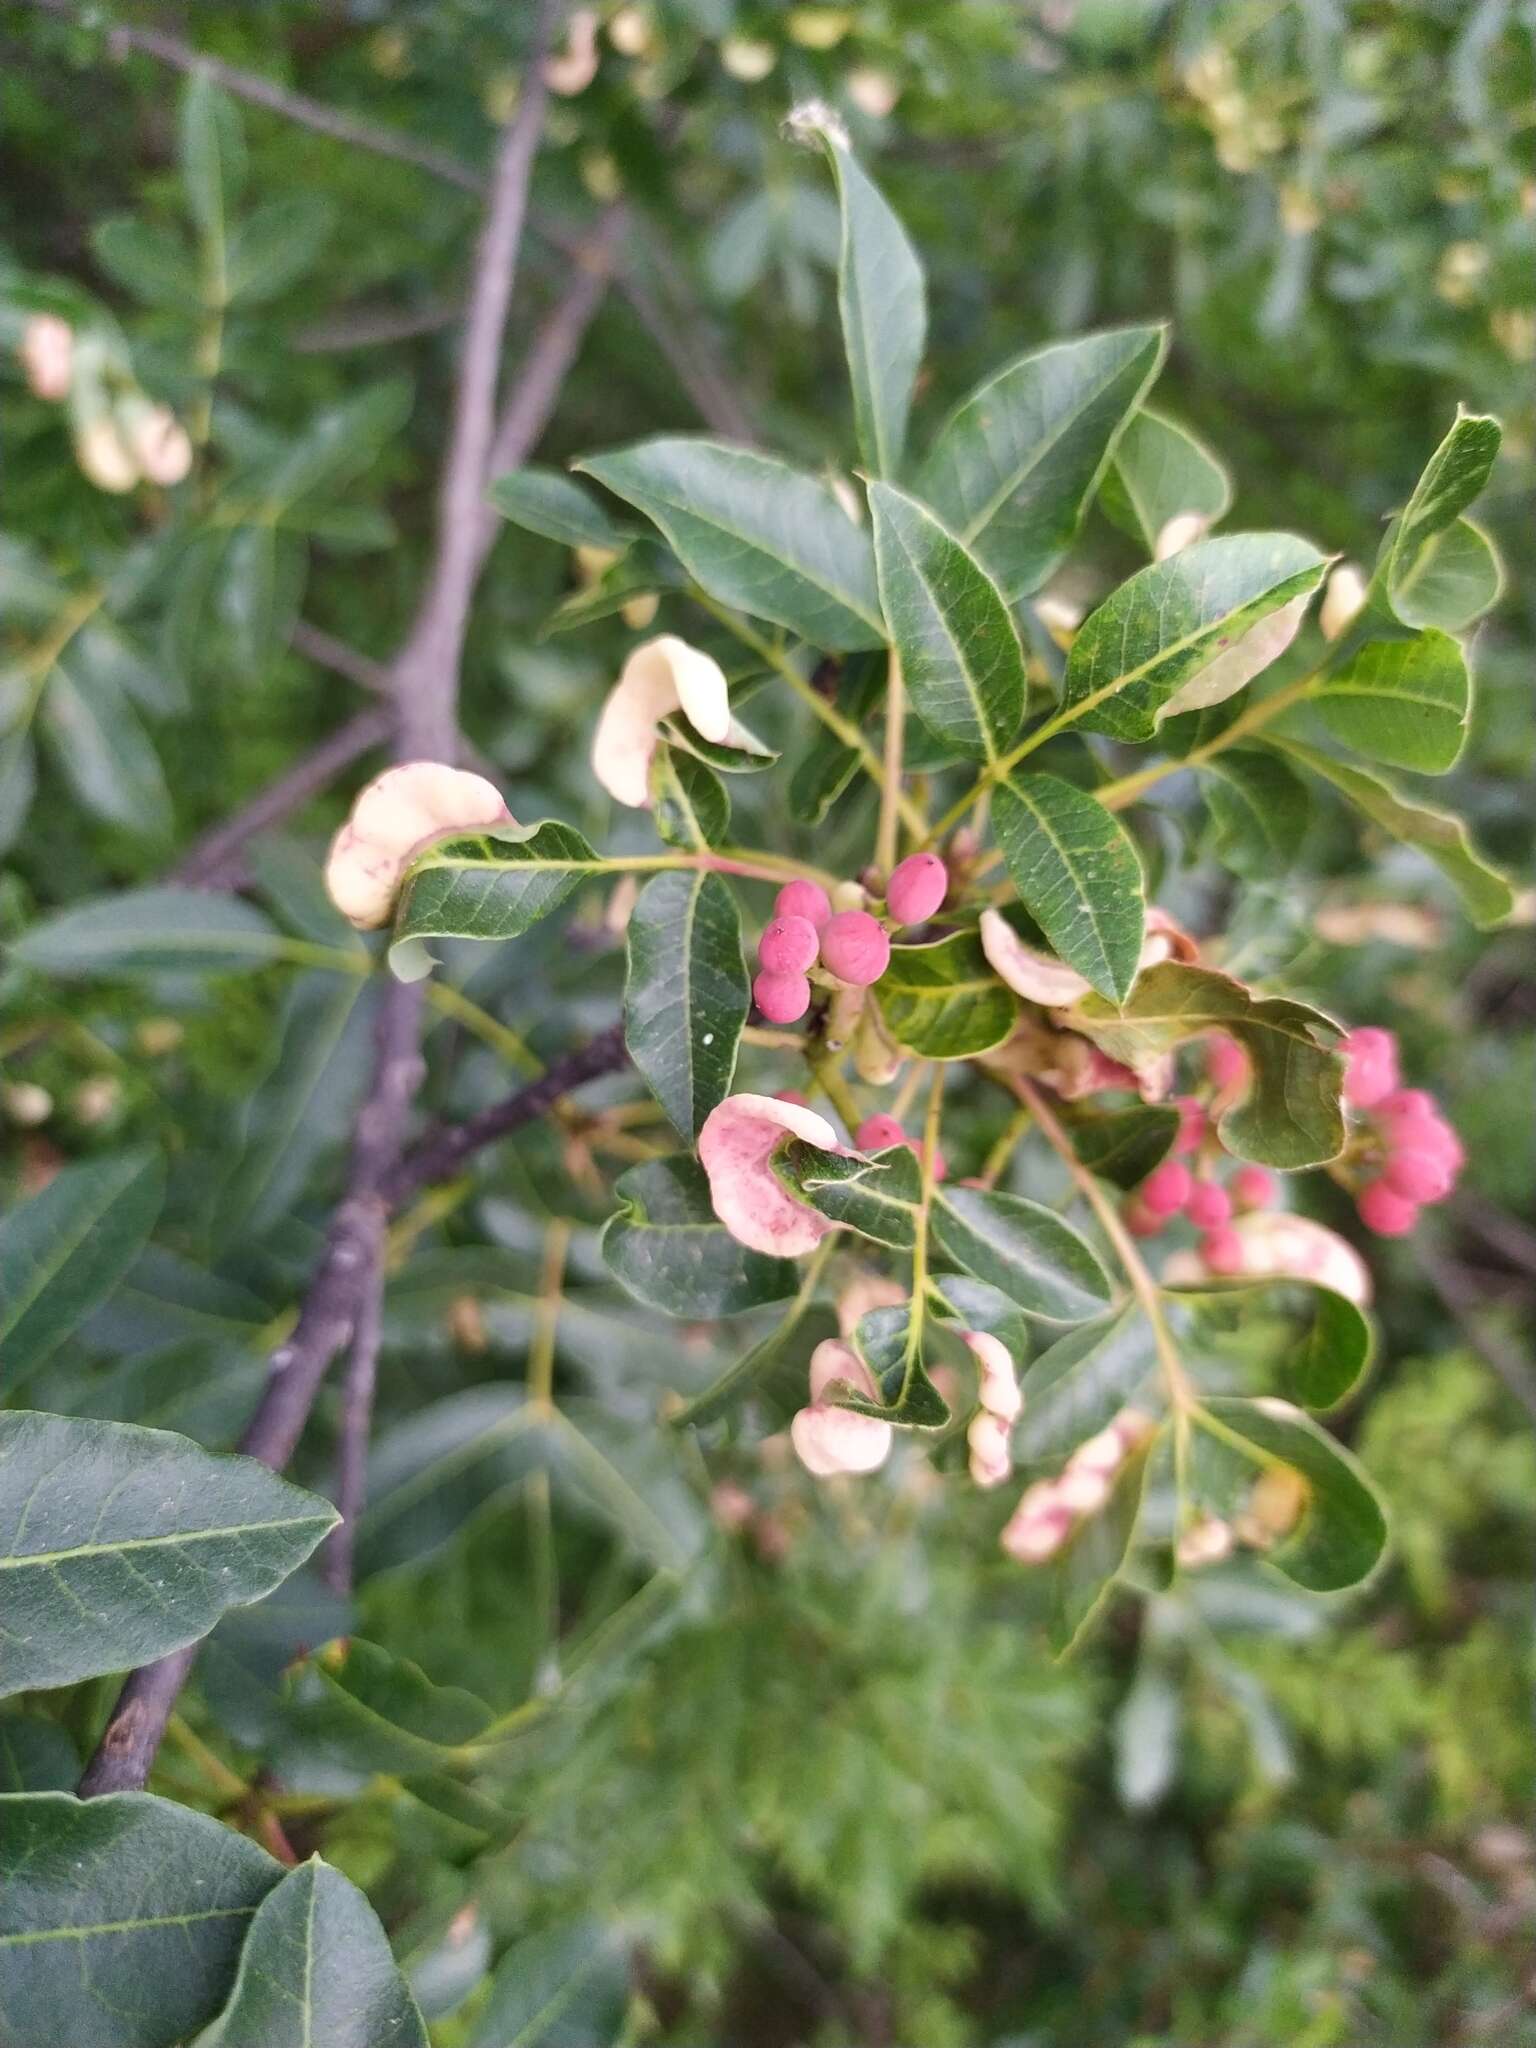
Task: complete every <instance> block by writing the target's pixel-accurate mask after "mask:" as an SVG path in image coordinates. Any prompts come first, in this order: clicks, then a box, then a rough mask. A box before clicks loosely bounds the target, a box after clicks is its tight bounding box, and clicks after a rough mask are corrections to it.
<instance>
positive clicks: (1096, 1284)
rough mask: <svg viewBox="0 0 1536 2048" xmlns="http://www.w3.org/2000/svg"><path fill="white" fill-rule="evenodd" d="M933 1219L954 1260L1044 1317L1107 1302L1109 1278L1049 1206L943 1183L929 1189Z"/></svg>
mask: <svg viewBox="0 0 1536 2048" xmlns="http://www.w3.org/2000/svg"><path fill="white" fill-rule="evenodd" d="M931 1217H932V1223H933V1233H934V1236H935V1237H936V1238H937V1240H938V1242H939V1244H940V1246H941V1247H942V1248H943V1250H944V1251H945V1252H946V1253H947V1254H948V1255H949V1257H950V1258H952V1259H953V1260H954V1261H955V1263H956V1264H957V1265H959V1266H963V1267H964V1268H965V1270H966V1272H968V1273H972V1274H974V1275H975V1277H976V1278H977V1279H978V1280H985V1281H987V1282H989V1284H990V1285H992V1286H993V1287H996V1288H999V1289H1000V1290H1001V1291H1002V1292H1003V1293H1004V1294H1006V1295H1007V1296H1008V1298H1009V1299H1010V1300H1011V1301H1016V1302H1017V1303H1018V1305H1019V1307H1020V1308H1022V1309H1024V1310H1025V1311H1026V1312H1027V1313H1028V1314H1030V1315H1032V1316H1038V1317H1039V1318H1040V1320H1041V1321H1042V1322H1048V1323H1080V1322H1083V1321H1084V1320H1085V1319H1086V1318H1087V1317H1089V1316H1095V1315H1099V1314H1101V1313H1102V1312H1103V1310H1104V1309H1105V1308H1106V1307H1107V1306H1108V1303H1109V1299H1110V1291H1111V1290H1110V1284H1109V1276H1108V1275H1107V1274H1106V1273H1105V1271H1104V1268H1103V1267H1102V1266H1101V1265H1100V1264H1099V1261H1098V1259H1097V1257H1096V1256H1095V1254H1094V1252H1093V1250H1092V1248H1091V1247H1090V1246H1089V1244H1088V1243H1087V1241H1086V1239H1084V1238H1082V1237H1080V1236H1079V1235H1078V1233H1077V1232H1076V1231H1075V1230H1074V1229H1073V1228H1072V1226H1071V1225H1070V1224H1069V1223H1063V1222H1062V1220H1061V1218H1060V1217H1059V1216H1058V1215H1057V1214H1056V1212H1055V1210H1054V1209H1047V1208H1045V1207H1044V1206H1043V1204H1041V1203H1039V1202H1030V1201H1026V1200H1025V1199H1024V1197H1023V1196H1022V1195H1003V1194H994V1193H992V1192H990V1191H989V1190H986V1189H983V1188H963V1187H948V1186H945V1187H941V1188H939V1189H937V1190H936V1191H935V1194H934V1197H933V1206H932V1211H931Z"/></svg>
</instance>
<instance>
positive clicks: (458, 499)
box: [80, 0, 560, 1798]
mask: <svg viewBox="0 0 1536 2048" xmlns="http://www.w3.org/2000/svg"><path fill="white" fill-rule="evenodd" d="M559 11H560V5H559V0H542V4H541V6H540V9H539V17H538V25H537V30H536V38H535V58H536V60H537V55H538V53H539V52H541V51H542V50H544V49H545V48H547V46H548V38H549V37H550V35H551V34H552V32H553V29H554V25H555V21H556V18H557V15H558V13H559ZM532 76H533V83H532V84H531V86H530V89H529V90H528V91H527V92H525V94H524V97H523V101H522V104H521V105H520V106H519V108H518V111H517V114H516V116H515V118H514V119H513V121H512V123H511V125H510V126H509V127H508V128H507V130H506V132H505V135H504V137H503V141H502V145H501V149H500V151H499V153H498V157H497V163H496V170H495V173H494V175H493V178H492V183H491V199H490V203H489V206H488V208H487V212H486V219H485V225H484V228H483V230H482V233H481V236H480V242H479V248H478V252H477V267H476V270H475V274H474V284H473V287H472V289H471V294H470V304H469V310H468V314H467V317H466V320H465V344H464V349H463V353H462V356H461V358H460V364H459V375H458V385H457V389H456V394H455V401H454V426H453V430H452V433H451V435H450V439H449V447H448V453H447V456H446V459H445V462H444V470H443V482H442V489H441V514H440V519H439V528H438V536H437V550H436V557H435V560H434V565H433V571H432V574H431V575H430V577H429V580H428V583H427V587H426V591H425V593H424V595H423V597H422V600H421V605H420V608H419V611H418V614H417V620H416V624H415V626H414V627H413V629H412V632H411V634H410V636H409V637H408V639H407V641H406V644H405V646H404V647H403V648H402V650H401V653H400V655H399V657H398V658H397V660H396V662H395V663H394V664H393V667H392V679H393V682H394V686H395V693H396V710H397V716H398V723H397V727H396V739H395V751H396V757H397V758H405V759H410V758H412V757H413V756H415V755H417V754H422V753H425V754H427V755H436V757H437V758H438V759H444V758H446V757H447V755H448V753H449V751H450V749H451V747H452V743H453V739H454V735H455V733H456V731H457V722H458V721H457V706H458V688H459V664H460V659H461V656H462V654H463V647H464V629H465V625H466V623H467V620H468V612H469V600H470V596H471V593H472V589H473V584H474V576H475V572H476V569H477V567H478V560H480V559H483V550H482V551H480V554H479V555H478V557H477V535H478V531H479V511H480V493H481V491H482V490H483V489H484V486H485V481H486V465H487V460H488V457H489V454H490V445H491V436H492V431H493V427H494V413H495V402H496V382H497V371H498V366H499V363H500V357H501V344H502V333H503V328H504V326H505V322H506V316H507V310H508V306H509V302H510V297H511V283H512V277H513V274H514V272H515V270H516V266H517V253H518V247H519V244H520V242H521V237H522V224H523V219H524V215H525V212H526V208H527V198H528V182H529V178H530V175H531V172H532V168H533V159H534V155H535V152H536V150H537V147H538V140H539V136H540V133H541V131H542V126H543V111H544V93H543V89H542V85H541V83H540V82H539V80H540V73H539V69H538V65H537V61H535V65H534V67H533V74H532ZM424 1007H425V1004H424V995H423V991H422V988H421V985H420V984H419V983H417V984H414V985H405V984H402V983H398V982H393V983H391V984H390V986H389V988H388V989H387V990H386V992H385V995H384V1000H383V1003H382V1004H381V1006H380V1014H379V1024H378V1033H377V1050H376V1053H375V1059H374V1068H373V1074H372V1078H371V1080H370V1083H369V1089H368V1094H367V1097H366V1099H365V1101H364V1104H363V1108H362V1111H361V1113H360V1115H359V1117H358V1124H357V1134H356V1137H355V1139H354V1142H353V1149H352V1159H351V1163H350V1167H349V1171H348V1179H347V1192H346V1195H345V1197H344V1199H343V1201H342V1203H341V1206H340V1207H339V1208H338V1210H337V1211H336V1214H335V1216H334V1217H333V1218H332V1220H331V1225H330V1229H329V1230H328V1232H327V1234H326V1244H325V1251H324V1253H323V1255H322V1257H321V1261H320V1265H319V1268H318V1270H317V1272H316V1274H315V1277H314V1279H313V1280H312V1282H311V1283H310V1287H309V1290H308V1293H307V1294H306V1296H305V1298H304V1303H303V1306H302V1307H301V1309H300V1311H299V1316H298V1321H297V1322H296V1323H295V1325H294V1328H293V1333H292V1335H291V1337H290V1338H289V1339H288V1341H287V1343H286V1344H283V1345H282V1346H280V1347H279V1349H278V1350H277V1351H275V1352H274V1353H273V1354H272V1357H271V1358H270V1360H269V1361H268V1366H267V1378H266V1384H265V1387H264V1389H263V1392H262V1396H261V1400H260V1402H259V1404H258V1406H257V1409H256V1413H255V1414H254V1415H253V1417H252V1418H251V1422H250V1425H249V1427H248V1428H247V1430H246V1432H245V1435H244V1436H243V1437H242V1439H241V1443H240V1448H241V1449H242V1450H243V1451H245V1452H246V1453H247V1455H248V1456H251V1457H254V1458H259V1459H260V1460H261V1462H262V1463H263V1464H266V1465H269V1466H271V1467H272V1469H273V1470H274V1471H276V1470H280V1469H281V1468H282V1467H283V1466H284V1465H286V1464H287V1462H288V1460H289V1459H290V1458H291V1457H292V1455H293V1452H294V1449H295V1447H296V1446H297V1444H298V1441H299V1437H300V1435H301V1434H302V1432H303V1429H304V1425H305V1423H306V1421H307V1420H308V1419H309V1414H310V1410H311V1409H312V1407H313V1406H314V1402H315V1396H316V1394H317V1393H318V1392H319V1389H320V1384H321V1381H322V1380H323V1379H324V1377H325V1373H326V1370H327V1368H328V1367H329V1365H330V1363H331V1361H332V1359H333V1358H334V1357H335V1356H336V1354H337V1352H338V1351H340V1350H341V1348H342V1347H343V1345H345V1344H346V1343H347V1342H348V1341H349V1340H350V1339H351V1337H352V1335H353V1333H354V1331H355V1329H356V1325H357V1319H358V1315H359V1312H360V1309H361V1306H362V1303H363V1301H364V1299H365V1289H366V1286H367V1284H368V1279H369V1276H370V1274H371V1273H372V1272H373V1271H374V1266H375V1254H376V1248H377V1244H378V1239H379V1233H380V1230H381V1227H382V1223H383V1219H384V1215H385V1210H386V1208H387V1205H388V1200H389V1197H388V1196H387V1195H386V1193H385V1182H386V1180H387V1178H388V1176H389V1175H390V1173H391V1172H392V1171H393V1170H394V1169H396V1168H397V1167H398V1164H399V1161H400V1157H401V1153H402V1151H403V1149H404V1144H405V1135H406V1129H407V1125H408V1121H409V1117H410V1112H411V1105H412V1103H413V1101H414V1099H415V1095H416V1089H417V1086H418V1083H419V1078H420V1074H421V1066H422V1061H421V1026H422V1014H423V1010H424ZM547 1078H548V1077H546V1081H547ZM534 1085H535V1087H542V1086H544V1085H545V1083H544V1082H539V1083H535V1084H534ZM197 1652H198V1645H197V1644H196V1643H192V1644H188V1645H187V1646H186V1648H184V1649H181V1650H178V1651H176V1652H175V1653H174V1654H173V1655H171V1656H169V1657H163V1658H161V1659H159V1660H158V1661H157V1662H156V1663H153V1664H148V1665H144V1666H142V1667H141V1668H140V1669H139V1670H137V1671H135V1672H132V1673H131V1674H130V1675H129V1677H128V1679H127V1680H126V1682H125V1683H124V1686H123V1689H122V1691H121V1693H120V1694H119V1695H118V1700H117V1704H116V1706H115V1707H114V1708H113V1711H112V1715H111V1718H110V1720H109V1721H108V1723H107V1727H106V1730H105V1732H104V1733H103V1735H102V1738H101V1741H100V1743H99V1744H98V1745H97V1749H96V1752H95V1755H94V1756H93V1757H92V1759H91V1761H90V1763H89V1765H88V1766H87V1767H86V1771H85V1775H84V1776H83V1778H82V1779H81V1781H80V1793H81V1796H82V1797H85V1798H88V1797H91V1796H93V1795H95V1794H97V1793H103V1792H118V1791H126V1790H130V1789H133V1788H136V1787H138V1786H141V1785H143V1784H144V1783H145V1781H146V1780H147V1778H148V1776H149V1771H150V1768H151V1766H152V1764H153V1763H154V1759H155V1755H156V1752H157V1751H158V1749H159V1747H160V1741H161V1738H162V1736H163V1735H164V1733H165V1725H166V1721H167V1719H168V1717H169V1715H170V1713H171V1710H172V1708H173V1707H174V1705H175V1702H176V1697H177V1695H178V1693H179V1692H180V1690H181V1688H182V1686H183V1685H184V1684H185V1682H186V1679H187V1675H188V1673H189V1672H190V1671H191V1668H192V1665H193V1663H194V1662H195V1661H196V1657H197Z"/></svg>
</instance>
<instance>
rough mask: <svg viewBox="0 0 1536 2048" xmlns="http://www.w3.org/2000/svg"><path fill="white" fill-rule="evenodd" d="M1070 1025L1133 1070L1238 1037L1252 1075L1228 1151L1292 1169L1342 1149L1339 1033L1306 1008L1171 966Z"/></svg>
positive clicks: (1224, 1131)
mask: <svg viewBox="0 0 1536 2048" xmlns="http://www.w3.org/2000/svg"><path fill="white" fill-rule="evenodd" d="M1068 1021H1069V1022H1070V1024H1071V1026H1072V1029H1073V1030H1074V1031H1081V1032H1082V1033H1083V1034H1084V1036H1085V1037H1088V1038H1091V1039H1092V1040H1093V1042H1094V1044H1095V1045H1097V1046H1099V1047H1101V1048H1102V1049H1103V1050H1104V1051H1105V1052H1107V1053H1108V1054H1109V1056H1110V1058H1111V1059H1116V1060H1121V1061H1123V1062H1124V1063H1125V1065H1126V1066H1128V1067H1130V1068H1132V1069H1133V1070H1134V1071H1141V1070H1144V1069H1145V1068H1146V1067H1147V1066H1148V1064H1149V1063H1151V1062H1154V1061H1157V1060H1160V1059H1161V1058H1162V1057H1163V1056H1164V1055H1165V1054H1167V1053H1169V1052H1171V1051H1172V1050H1173V1049H1174V1047H1175V1046H1178V1045H1182V1044H1184V1043H1185V1042H1186V1040H1188V1039H1191V1038H1196V1037H1198V1036H1199V1035H1200V1033H1201V1032H1203V1031H1211V1030H1223V1031H1230V1032H1231V1033H1232V1035H1233V1037H1234V1038H1236V1039H1237V1040H1238V1041H1239V1043H1240V1044H1241V1045H1242V1047H1243V1049H1244V1051H1245V1052H1246V1053H1247V1054H1248V1058H1249V1063H1250V1069H1251V1074H1250V1081H1249V1087H1248V1092H1247V1093H1246V1094H1245V1095H1244V1096H1242V1097H1241V1099H1240V1100H1238V1101H1237V1102H1235V1103H1233V1104H1232V1105H1231V1106H1230V1107H1229V1108H1227V1109H1226V1110H1225V1111H1224V1112H1223V1114H1222V1118H1221V1124H1220V1131H1221V1138H1222V1142H1223V1143H1224V1144H1225V1145H1226V1146H1227V1148H1228V1150H1229V1151H1232V1152H1235V1153H1236V1154H1237V1155H1238V1157H1239V1158H1242V1159H1251V1160H1255V1161H1257V1162H1258V1163H1259V1164H1260V1165H1262V1166H1278V1167H1281V1168H1284V1169H1286V1170H1291V1169H1294V1168H1296V1167H1301V1166H1318V1165H1321V1163H1322V1162H1323V1161H1324V1160H1327V1159H1332V1158H1335V1157H1336V1156H1337V1154H1338V1153H1339V1151H1340V1150H1341V1148H1342V1146H1343V1143H1344V1119H1343V1114H1342V1112H1341V1111H1340V1108H1339V1086H1340V1082H1341V1080H1342V1078H1343V1066H1342V1062H1341V1061H1340V1059H1339V1057H1338V1054H1337V1053H1336V1052H1335V1051H1334V1050H1333V1047H1334V1045H1335V1043H1336V1041H1337V1039H1338V1035H1339V1033H1338V1026H1337V1025H1335V1024H1334V1023H1333V1022H1332V1020H1331V1019H1330V1018H1328V1017H1325V1016H1324V1015H1323V1013H1322V1011H1320V1010H1314V1009H1311V1008H1310V1007H1309V1006H1308V1005H1307V1004H1305V1003H1297V1002H1292V1001H1290V1000H1289V999H1288V998H1286V997H1283V996H1267V997H1258V996H1255V995H1253V994H1252V993H1251V992H1250V991H1249V990H1248V989H1246V988H1245V987H1244V986H1243V984H1242V983H1241V982H1239V981H1234V980H1232V979H1230V977H1228V976H1227V975H1224V974H1217V973H1215V972H1213V970H1212V969H1210V968H1208V967H1190V966H1186V965H1184V964H1183V963H1182V962H1180V961H1177V960H1164V961H1160V962H1159V963H1158V965H1157V966H1155V967H1149V968H1147V970H1146V971H1145V973H1143V974H1141V975H1139V976H1138V977H1137V980H1136V986H1135V987H1134V989H1132V991H1131V993H1130V995H1129V996H1128V997H1127V999H1126V1000H1125V1002H1124V1003H1123V1004H1122V1005H1121V1006H1120V1007H1119V1008H1118V1009H1116V1008H1115V1007H1114V1006H1113V1005H1111V1004H1109V1003H1107V1002H1105V1001H1104V999H1103V998H1102V997H1100V996H1085V997H1084V998H1083V1000H1082V1001H1081V1002H1080V1003H1078V1004H1076V1005H1075V1006H1074V1007H1073V1009H1072V1010H1071V1011H1070V1012H1069V1015H1068Z"/></svg>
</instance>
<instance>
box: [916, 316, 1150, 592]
mask: <svg viewBox="0 0 1536 2048" xmlns="http://www.w3.org/2000/svg"><path fill="white" fill-rule="evenodd" d="M1166 346H1167V330H1166V329H1165V328H1162V327H1123V328H1116V329H1114V330H1112V331H1110V332H1109V333H1106V334H1090V335H1087V336H1085V337H1084V338H1083V339H1082V340H1080V341H1068V342H1060V343H1057V344H1055V345H1054V346H1052V347H1050V348H1043V349H1036V350H1034V351H1032V352H1031V353H1030V354H1029V355H1025V356H1020V357H1019V358H1018V359H1017V360H1016V361H1014V362H1012V363H1008V364H1006V365H1005V366H1004V367H1003V368H1002V369H1001V370H999V371H998V372H997V373H996V374H995V375H994V376H992V377H989V378H988V379H987V380H986V382H985V383H983V384H982V385H981V386H980V387H979V388H978V389H977V390H976V391H974V392H973V393H972V394H971V396H970V397H969V398H968V399H966V400H965V401H964V403H963V404H962V405H961V406H960V407H959V409H958V410H957V411H956V412H955V413H954V414H953V415H952V417H951V418H950V420H949V422H948V423H947V425H946V426H945V427H944V428H943V430H942V432H941V433H940V434H939V436H938V439H937V440H936V441H935V442H934V445H933V447H932V449H931V451H930V452H929V455H928V458H927V460H926V461H925V462H924V463H923V465H922V468H921V469H920V471H919V472H918V477H917V483H916V486H915V488H916V491H917V495H918V496H919V497H920V498H921V499H922V500H923V502H924V503H925V504H927V505H931V506H932V507H933V509H934V511H935V512H936V513H937V514H938V516H939V517H940V519H942V520H943V522H944V523H945V525H946V526H948V527H949V528H950V530H951V531H952V532H953V533H955V534H957V535H958V536H959V538H960V539H961V540H962V541H963V542H964V543H965V545H966V546H967V547H970V548H973V549H974V551H975V553H976V555H977V558H978V559H979V560H980V562H981V564H982V566H983V567H984V568H985V569H986V570H987V572H988V574H989V575H990V576H992V577H993V578H994V579H995V580H996V582H997V583H998V585H999V586H1000V588H1001V589H1002V592H1003V594H1004V596H1005V597H1006V598H1007V599H1008V600H1009V601H1010V602H1012V601H1013V600H1015V599H1017V598H1019V597H1023V596H1027V595H1028V593H1029V592H1030V591H1032V590H1038V589H1039V588H1040V585H1041V584H1042V583H1043V582H1044V581H1045V579H1046V577H1047V576H1049V575H1050V573H1051V571H1052V569H1053V568H1054V567H1055V566H1056V564H1057V562H1059V561H1060V559H1061V557H1062V555H1063V554H1064V553H1065V552H1066V550H1067V548H1068V547H1069V546H1070V545H1071V543H1072V540H1073V537H1074V535H1075V534H1076V532H1077V529H1078V526H1079V525H1080V523H1081V521H1082V517H1083V513H1084V511H1085V510H1086V508H1087V505H1088V501H1089V499H1090V498H1091V497H1092V496H1093V493H1094V491H1095V490H1096V489H1097V488H1098V484H1099V480H1100V478H1101V477H1102V476H1103V474H1104V471H1105V469H1106V468H1107V466H1108V463H1109V459H1110V457H1111V455H1112V454H1113V452H1114V448H1115V441H1116V436H1117V435H1118V434H1119V432H1120V430H1121V428H1122V427H1123V426H1124V424H1125V422H1126V420H1127V419H1128V418H1129V417H1130V415H1131V414H1132V413H1133V412H1134V410H1135V408H1136V407H1137V406H1138V405H1139V404H1140V403H1141V400H1142V399H1143V397H1144V396H1145V395H1146V392H1147V389H1148V387H1149V386H1150V385H1151V382H1152V380H1153V378H1154V377H1155V376H1156V375H1157V372H1158V370H1159V368H1160V367H1161V365H1162V360H1163V353H1164V350H1165V348H1166Z"/></svg>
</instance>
